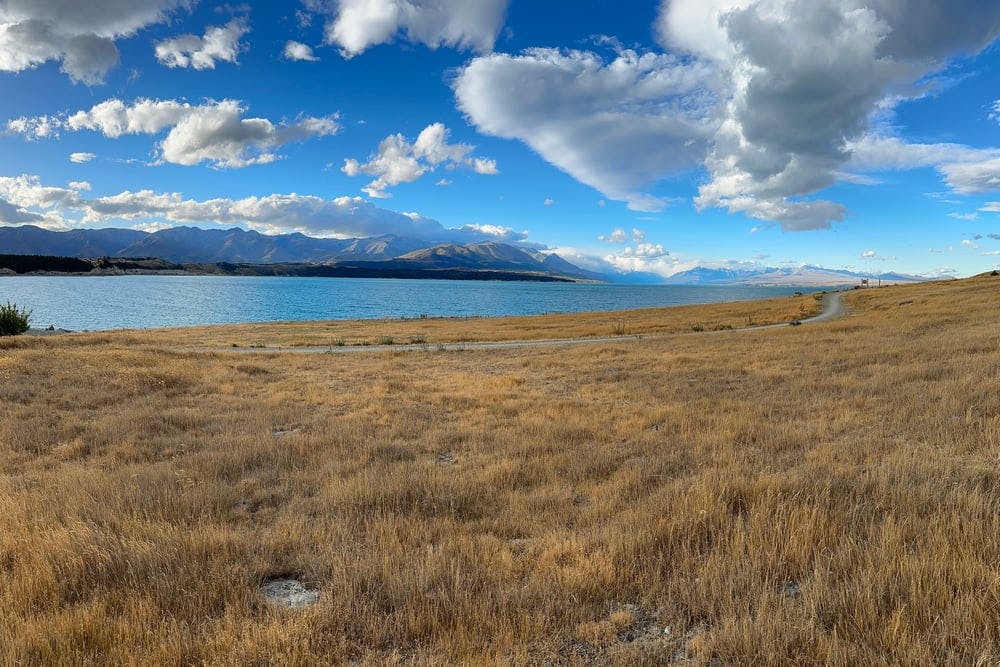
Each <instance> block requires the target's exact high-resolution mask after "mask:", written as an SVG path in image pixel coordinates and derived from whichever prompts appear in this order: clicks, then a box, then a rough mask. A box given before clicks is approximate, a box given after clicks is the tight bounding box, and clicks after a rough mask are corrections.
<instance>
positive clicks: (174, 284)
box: [0, 276, 811, 331]
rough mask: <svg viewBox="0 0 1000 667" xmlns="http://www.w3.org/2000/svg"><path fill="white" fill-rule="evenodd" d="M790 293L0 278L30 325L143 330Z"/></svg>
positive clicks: (581, 308) (574, 308)
mask: <svg viewBox="0 0 1000 667" xmlns="http://www.w3.org/2000/svg"><path fill="white" fill-rule="evenodd" d="M798 289H802V291H811V290H808V289H804V288H796V287H746V286H726V287H709V286H700V285H699V286H687V285H684V286H674V285H606V284H600V285H594V284H579V283H535V282H487V281H471V280H469V281H466V280H393V279H368V278H275V277H228V276H226V277H220V276H100V277H98V276H2V277H0V303H5V302H7V301H13V302H14V303H16V304H18V305H21V306H24V307H27V308H29V309H31V310H32V311H33V316H32V319H31V325H32V326H33V327H47V326H49V325H50V324H51V325H54V326H56V327H57V328H64V329H72V330H74V331H79V330H83V329H89V330H100V329H120V328H129V329H142V328H151V327H170V326H186V325H196V324H226V323H233V322H279V321H288V320H295V321H302V320H340V319H382V318H397V317H418V316H420V315H428V316H455V317H462V316H501V315H534V314H540V313H568V312H585V311H595V310H620V309H628V308H646V307H652V306H676V305H683V304H696V303H716V302H720V301H741V300H745V299H765V298H769V297H773V296H782V295H788V294H791V293H793V292H795V291H796V290H798Z"/></svg>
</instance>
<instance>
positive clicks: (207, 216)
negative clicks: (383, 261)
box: [0, 175, 527, 243]
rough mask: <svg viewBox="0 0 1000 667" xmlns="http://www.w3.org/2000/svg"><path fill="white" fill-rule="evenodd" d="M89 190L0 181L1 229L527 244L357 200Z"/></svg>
mask: <svg viewBox="0 0 1000 667" xmlns="http://www.w3.org/2000/svg"><path fill="white" fill-rule="evenodd" d="M88 189H89V184H87V183H72V184H70V187H66V188H62V187H51V186H46V185H43V184H42V183H41V180H40V179H39V178H38V177H37V176H29V175H21V176H17V177H0V222H4V223H6V224H24V223H26V222H28V223H33V224H40V223H44V224H45V225H46V226H50V227H62V228H67V227H73V226H79V225H80V224H92V223H101V224H107V223H108V222H115V221H118V222H121V221H128V222H129V223H131V224H132V225H135V224H142V225H146V224H157V223H165V224H168V225H176V224H205V223H209V224H219V225H235V224H243V225H247V226H248V227H251V228H253V229H256V230H258V231H260V232H264V233H288V232H302V233H306V234H311V235H314V236H326V237H339V238H353V237H371V236H380V235H383V234H394V235H397V236H402V237H408V238H417V239H422V240H427V241H440V242H445V241H453V242H460V243H469V242H474V241H483V240H503V241H507V242H523V241H524V240H525V238H526V237H527V232H517V231H515V230H513V229H511V228H508V227H501V226H498V225H465V226H463V227H459V228H457V229H456V228H446V227H444V226H443V225H442V224H441V223H440V222H438V221H436V220H433V219H431V218H426V217H424V216H422V215H419V214H417V213H399V212H396V211H390V210H387V209H384V208H379V207H377V206H375V205H374V204H372V203H371V202H369V201H366V200H365V199H363V198H361V197H336V198H333V199H324V198H322V197H316V196H312V195H300V194H296V193H294V192H293V193H290V194H270V195H265V196H260V197H245V198H243V199H228V198H221V197H220V198H214V199H205V200H195V199H188V198H185V197H184V196H183V195H182V194H180V193H178V192H154V191H152V190H139V191H128V190H126V191H124V192H120V193H118V194H115V195H108V196H103V197H93V198H88V197H85V196H84V191H86V190H88Z"/></svg>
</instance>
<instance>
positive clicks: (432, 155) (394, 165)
mask: <svg viewBox="0 0 1000 667" xmlns="http://www.w3.org/2000/svg"><path fill="white" fill-rule="evenodd" d="M449 135H450V131H449V130H448V128H446V127H445V126H444V125H443V124H441V123H433V124H431V125H428V126H427V127H425V128H424V129H423V130H422V131H421V132H420V134H419V135H418V136H417V139H416V141H414V142H412V143H411V142H410V141H409V140H407V139H406V137H404V136H403V135H402V134H392V135H389V136H388V137H386V138H385V139H383V140H382V141H381V142H380V143H379V145H378V151H377V152H376V153H375V154H373V155H371V156H370V157H369V158H368V161H367V162H365V163H361V162H360V161H359V160H356V159H354V158H348V159H346V160H344V166H343V167H342V168H341V171H343V172H344V173H345V174H347V175H348V176H358V175H360V174H366V175H368V176H375V180H373V181H371V182H370V183H369V184H368V185H366V186H365V187H364V188H362V191H363V192H365V193H366V194H368V196H369V197H373V198H376V199H385V198H387V197H391V196H392V195H391V194H390V193H389V192H388V189H389V188H391V187H393V186H395V185H399V184H400V183H411V182H413V181H415V180H417V179H418V178H420V177H421V176H423V175H424V174H427V173H429V172H432V171H434V170H435V169H436V168H437V167H438V166H444V167H445V168H446V169H457V168H459V167H468V168H471V169H473V170H474V171H475V172H476V173H478V174H496V173H498V172H497V167H496V162H494V161H493V160H490V159H485V158H474V157H472V156H471V155H470V154H471V153H472V151H473V150H475V146H472V145H470V144H461V143H458V144H450V143H448V138H449ZM438 184H439V185H440V184H441V181H438Z"/></svg>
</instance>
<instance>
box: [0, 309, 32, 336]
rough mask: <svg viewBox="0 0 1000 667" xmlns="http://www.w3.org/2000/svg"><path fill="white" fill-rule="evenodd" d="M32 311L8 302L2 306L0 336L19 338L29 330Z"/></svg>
mask: <svg viewBox="0 0 1000 667" xmlns="http://www.w3.org/2000/svg"><path fill="white" fill-rule="evenodd" d="M30 319H31V311H30V310H25V309H24V308H18V307H17V305H16V304H13V303H11V302H9V301H8V302H7V303H6V305H3V306H0V336H19V335H20V334H23V333H24V332H25V331H27V330H28V320H30Z"/></svg>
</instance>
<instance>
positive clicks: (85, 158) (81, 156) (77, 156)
mask: <svg viewBox="0 0 1000 667" xmlns="http://www.w3.org/2000/svg"><path fill="white" fill-rule="evenodd" d="M95 157H97V155H95V154H94V153H70V154H69V161H70V162H74V163H76V164H84V163H86V162H90V161H91V160H93V159H94V158H95Z"/></svg>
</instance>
